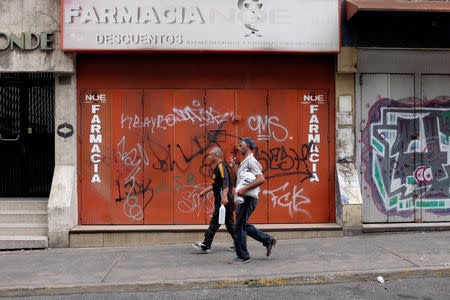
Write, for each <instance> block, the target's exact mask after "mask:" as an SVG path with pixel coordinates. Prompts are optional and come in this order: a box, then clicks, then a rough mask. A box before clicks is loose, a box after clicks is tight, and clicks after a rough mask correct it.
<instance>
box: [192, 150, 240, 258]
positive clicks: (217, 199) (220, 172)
mask: <svg viewBox="0 0 450 300" xmlns="http://www.w3.org/2000/svg"><path fill="white" fill-rule="evenodd" d="M222 157H223V152H222V150H221V149H220V148H219V147H212V148H211V149H210V150H209V151H208V154H207V158H208V160H209V162H210V163H211V164H213V165H215V168H214V172H213V175H212V179H213V182H212V184H211V185H209V186H208V187H206V188H205V189H204V190H203V191H201V192H200V194H199V197H201V198H203V199H204V198H205V197H206V195H207V194H208V193H209V192H210V191H213V193H214V213H213V215H212V218H211V222H209V228H208V230H207V231H206V232H205V239H204V240H203V243H201V242H195V243H194V244H192V247H194V248H195V249H197V250H199V251H201V252H203V253H209V250H210V248H211V244H212V242H213V239H214V235H215V234H216V232H217V230H219V227H220V224H219V209H220V206H221V205H222V204H223V205H224V206H225V209H226V211H225V226H226V227H227V231H228V233H229V234H230V235H231V237H233V232H234V226H235V225H234V217H233V211H234V202H233V194H232V185H231V179H230V172H229V171H228V167H227V166H226V165H225V164H224V163H223V162H222Z"/></svg>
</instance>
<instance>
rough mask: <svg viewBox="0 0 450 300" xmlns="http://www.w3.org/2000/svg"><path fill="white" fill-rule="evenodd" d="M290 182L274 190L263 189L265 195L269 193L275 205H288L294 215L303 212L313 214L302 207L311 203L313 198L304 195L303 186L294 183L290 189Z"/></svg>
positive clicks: (292, 215)
mask: <svg viewBox="0 0 450 300" xmlns="http://www.w3.org/2000/svg"><path fill="white" fill-rule="evenodd" d="M288 187H289V182H286V183H285V184H284V185H282V186H280V187H279V188H276V189H274V190H263V192H262V193H263V195H266V194H267V195H269V196H270V201H272V205H273V207H277V206H280V207H288V208H289V215H290V216H291V217H294V214H296V213H299V212H302V213H304V214H306V215H307V216H309V217H310V216H311V215H310V214H309V212H308V211H307V210H305V209H302V205H304V204H309V203H311V199H309V198H308V197H306V196H305V195H303V188H299V187H297V185H294V186H293V187H292V192H291V189H288Z"/></svg>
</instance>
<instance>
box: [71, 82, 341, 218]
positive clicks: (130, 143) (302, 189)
mask: <svg viewBox="0 0 450 300" xmlns="http://www.w3.org/2000/svg"><path fill="white" fill-rule="evenodd" d="M328 108H329V106H328V91H327V90H321V89H310V90H301V89H248V90H245V89H134V90H81V91H80V116H81V128H80V135H81V136H80V140H81V146H80V170H79V174H80V176H79V179H80V185H79V186H80V196H81V203H80V206H81V220H82V223H83V224H205V223H207V222H208V221H209V218H210V216H211V214H212V211H213V209H214V206H213V196H212V195H211V194H210V195H208V198H207V200H206V201H203V200H202V199H200V198H199V197H198V194H199V192H200V191H201V190H202V189H203V188H204V187H205V185H208V184H209V182H211V179H210V174H211V171H212V170H211V167H212V166H211V165H210V164H209V163H208V162H207V160H206V157H205V154H206V151H207V149H208V147H210V146H214V145H219V146H220V147H221V148H222V149H223V152H224V156H225V158H226V159H227V158H228V157H229V156H230V155H235V154H236V152H234V149H235V145H236V142H237V141H238V138H239V137H246V136H251V137H253V138H254V139H255V141H256V143H257V148H256V149H255V151H254V154H255V157H256V158H257V159H258V161H259V162H260V163H261V165H262V168H263V172H264V175H265V177H266V179H267V183H266V184H264V185H263V186H262V187H261V192H260V197H259V199H260V200H259V204H258V207H257V209H256V210H255V213H254V214H253V215H252V222H254V223H313V222H329V221H330V220H331V219H332V218H333V217H334V215H333V216H331V215H330V210H334V207H333V208H331V209H330V197H333V199H334V192H333V191H332V190H331V191H330V186H334V183H333V181H331V184H330V180H332V179H333V175H330V173H331V174H334V172H333V171H332V169H333V167H332V165H333V164H331V163H330V155H329V151H330V143H329V127H330V126H332V124H329V122H328V120H329V110H328Z"/></svg>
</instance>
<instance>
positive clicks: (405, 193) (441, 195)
mask: <svg viewBox="0 0 450 300" xmlns="http://www.w3.org/2000/svg"><path fill="white" fill-rule="evenodd" d="M418 82H419V84H421V85H422V90H423V96H422V95H418V96H417V92H416V91H421V89H420V88H419V89H418V88H417V87H416V84H418ZM442 83H443V84H442ZM441 84H442V85H443V86H446V87H447V88H444V89H447V90H445V91H443V90H442V88H440V90H439V89H436V86H437V85H438V86H440V85H441ZM436 92H437V93H438V94H439V96H437V94H436ZM442 93H443V94H442ZM448 94H449V91H448V85H445V82H442V78H441V81H440V82H439V84H438V82H436V81H435V79H433V78H431V77H424V79H423V83H420V81H418V80H417V79H416V78H415V76H414V75H412V74H363V75H361V97H362V99H361V105H362V107H361V111H362V118H361V119H362V124H361V129H362V135H361V142H362V146H361V174H362V188H363V191H362V192H363V206H364V222H422V221H431V220H438V219H439V220H443V218H445V215H447V216H448V211H449V209H448V200H449V198H448V197H449V191H448V186H449V184H448V181H447V180H448V176H447V174H448V173H447V171H448V169H447V166H448V150H447V149H448V139H447V138H446V136H447V137H448V130H447V128H449V126H448V124H449V123H448V120H447V119H446V118H445V115H446V111H448V107H449V101H448V99H447V98H446V96H445V95H448ZM430 99H431V100H430Z"/></svg>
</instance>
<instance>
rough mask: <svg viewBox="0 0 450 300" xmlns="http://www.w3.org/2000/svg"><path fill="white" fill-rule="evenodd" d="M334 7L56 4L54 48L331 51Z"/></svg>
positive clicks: (319, 2)
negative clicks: (58, 37)
mask: <svg viewBox="0 0 450 300" xmlns="http://www.w3.org/2000/svg"><path fill="white" fill-rule="evenodd" d="M339 2H340V1H339V0H62V3H63V8H62V20H61V21H62V24H63V34H62V47H63V50H66V51H77V50H134V51H139V50H140V51H142V50H143V51H145V50H170V51H172V50H184V51H190V50H194V51H195V50H207V51H208V50H209V51H214V50H224V51H234V50H238V51H282V52H284V51H286V52H288V51H295V52H338V51H339V45H340V28H339V15H340V13H339V6H340V4H339Z"/></svg>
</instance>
